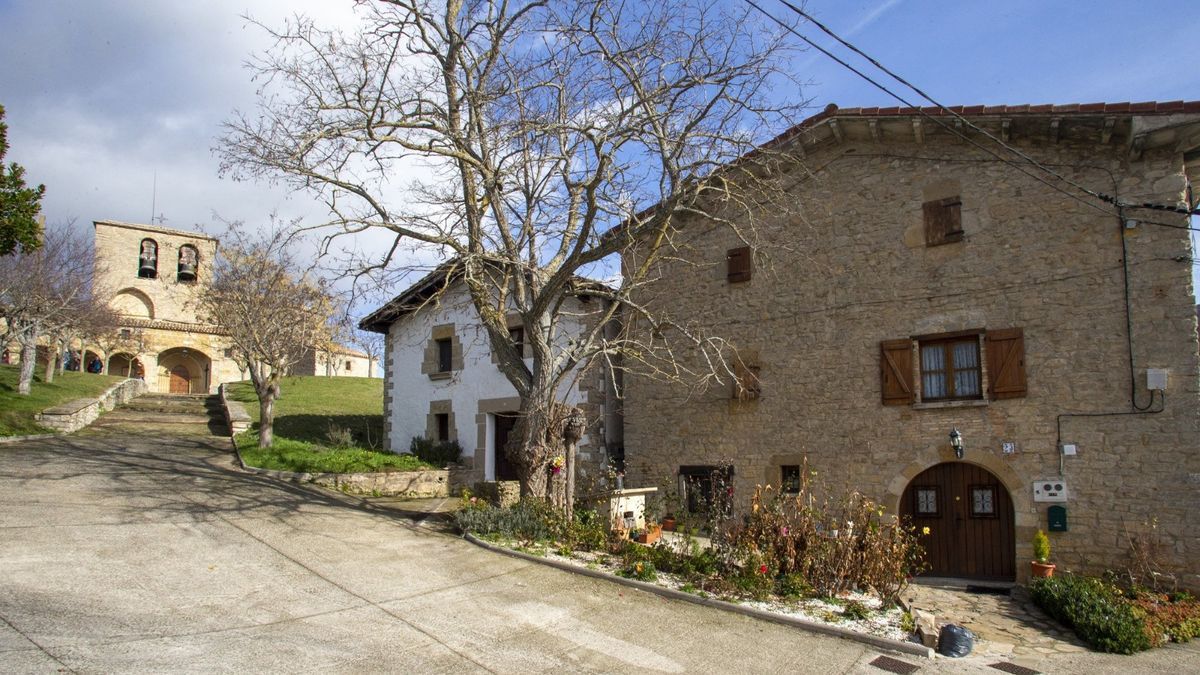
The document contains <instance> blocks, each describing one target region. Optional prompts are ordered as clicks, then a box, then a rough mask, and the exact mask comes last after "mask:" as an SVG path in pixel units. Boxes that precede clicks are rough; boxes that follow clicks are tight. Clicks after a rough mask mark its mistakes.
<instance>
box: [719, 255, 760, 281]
mask: <svg viewBox="0 0 1200 675" xmlns="http://www.w3.org/2000/svg"><path fill="white" fill-rule="evenodd" d="M725 262H726V279H727V280H728V281H729V282H730V283H734V282H739V281H750V270H751V268H752V267H753V264H752V258H751V255H750V247H749V246H742V247H741V248H731V249H729V250H728V251H727V252H726V253H725Z"/></svg>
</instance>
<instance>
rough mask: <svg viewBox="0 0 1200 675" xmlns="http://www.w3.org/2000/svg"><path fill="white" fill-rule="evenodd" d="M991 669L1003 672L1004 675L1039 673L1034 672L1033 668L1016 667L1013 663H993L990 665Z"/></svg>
mask: <svg viewBox="0 0 1200 675" xmlns="http://www.w3.org/2000/svg"><path fill="white" fill-rule="evenodd" d="M991 667H992V668H995V669H996V670H1003V671H1004V672H1006V673H1012V674H1013V675H1038V673H1040V672H1041V671H1039V670H1034V669H1033V668H1026V667H1025V666H1018V665H1017V664H1015V663H1006V662H1001V663H993V664H991Z"/></svg>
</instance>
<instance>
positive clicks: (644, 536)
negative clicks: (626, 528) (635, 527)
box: [635, 523, 663, 544]
mask: <svg viewBox="0 0 1200 675" xmlns="http://www.w3.org/2000/svg"><path fill="white" fill-rule="evenodd" d="M662 531H663V529H662V525H659V524H658V523H646V529H644V530H642V531H640V532H638V535H637V539H636V540H635V541H637V543H639V544H653V543H654V542H656V541H658V539H659V537H661V536H662Z"/></svg>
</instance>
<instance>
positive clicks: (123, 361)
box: [108, 352, 146, 379]
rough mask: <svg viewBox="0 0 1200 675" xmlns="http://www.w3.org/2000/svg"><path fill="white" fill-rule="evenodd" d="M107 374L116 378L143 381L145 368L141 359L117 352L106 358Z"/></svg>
mask: <svg viewBox="0 0 1200 675" xmlns="http://www.w3.org/2000/svg"><path fill="white" fill-rule="evenodd" d="M108 374H109V375H116V376H117V377H136V378H142V379H145V377H146V368H145V365H144V364H142V361H141V359H139V358H138V357H136V356H134V355H133V354H130V353H128V352H118V353H116V354H113V355H112V356H110V357H108Z"/></svg>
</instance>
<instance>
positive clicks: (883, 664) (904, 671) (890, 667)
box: [871, 656, 921, 675]
mask: <svg viewBox="0 0 1200 675" xmlns="http://www.w3.org/2000/svg"><path fill="white" fill-rule="evenodd" d="M871 665H873V666H875V667H876V668H878V669H880V670H886V671H888V672H889V673H897V674H898V675H908V674H909V673H915V672H917V671H918V670H920V669H921V667H920V666H914V665H913V664H911V663H909V662H907V661H901V660H900V659H893V658H892V657H890V656H881V657H879V658H877V659H875V660H874V661H872V662H871Z"/></svg>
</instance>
